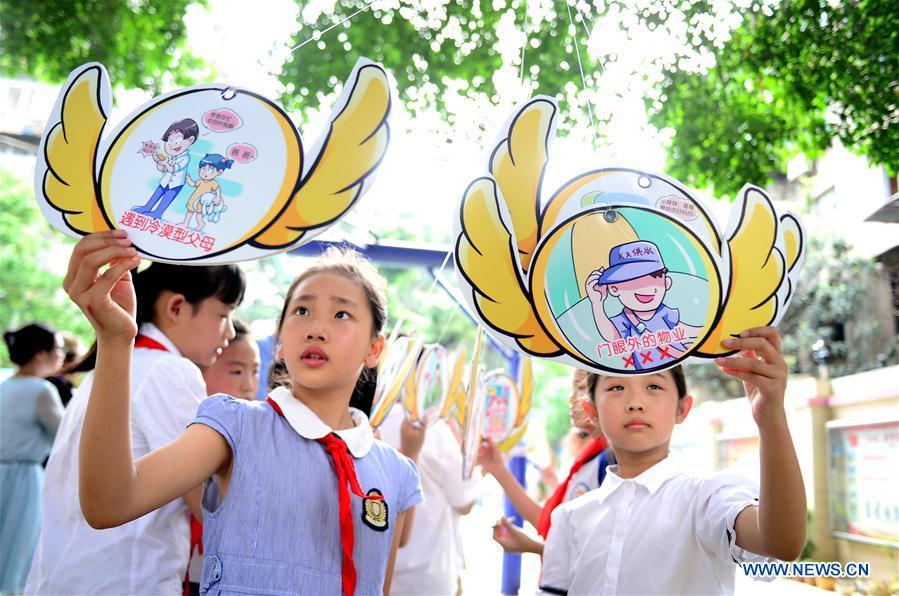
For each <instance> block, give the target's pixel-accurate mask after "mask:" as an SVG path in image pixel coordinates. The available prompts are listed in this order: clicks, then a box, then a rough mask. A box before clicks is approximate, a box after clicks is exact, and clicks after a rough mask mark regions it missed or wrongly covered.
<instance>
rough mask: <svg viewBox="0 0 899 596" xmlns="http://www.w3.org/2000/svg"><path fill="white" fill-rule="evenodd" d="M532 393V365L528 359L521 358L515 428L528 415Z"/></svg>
mask: <svg viewBox="0 0 899 596" xmlns="http://www.w3.org/2000/svg"><path fill="white" fill-rule="evenodd" d="M533 393H534V365H533V363H532V362H531V359H530V358H523V359H522V363H521V384H520V386H519V388H518V409H517V410H515V424H514V426H515V427H519V426H521V425H522V424H523V423H524V419H525V418H526V417H527V415H528V414H529V413H530V411H531V397H532V395H533Z"/></svg>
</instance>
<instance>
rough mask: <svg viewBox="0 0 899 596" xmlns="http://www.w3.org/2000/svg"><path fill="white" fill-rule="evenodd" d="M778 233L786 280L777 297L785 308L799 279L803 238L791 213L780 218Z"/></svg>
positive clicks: (799, 226)
mask: <svg viewBox="0 0 899 596" xmlns="http://www.w3.org/2000/svg"><path fill="white" fill-rule="evenodd" d="M780 233H781V235H782V236H783V241H784V258H785V259H786V263H787V280H786V283H785V284H784V287H782V289H781V293H780V294H779V295H778V297H777V298H778V300H780V304H781V308H782V309H783V308H786V305H787V304H789V302H790V300H791V299H792V298H793V292H794V291H795V288H796V282H797V281H798V278H799V270H800V269H801V267H802V261H803V259H804V257H805V236H804V235H803V233H802V226H801V225H799V220H798V219H796V216H795V215H793V214H791V213H785V214H784V215H781V216H780Z"/></svg>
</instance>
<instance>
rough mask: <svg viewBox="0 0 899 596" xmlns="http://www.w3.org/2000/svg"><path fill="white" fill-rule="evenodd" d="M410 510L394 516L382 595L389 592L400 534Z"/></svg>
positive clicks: (386, 595)
mask: <svg viewBox="0 0 899 596" xmlns="http://www.w3.org/2000/svg"><path fill="white" fill-rule="evenodd" d="M410 511H411V508H410V509H407V510H406V511H402V512H400V514H399V515H397V516H396V526H395V527H394V529H393V541H392V542H391V544H390V557H388V559H387V573H385V574H384V596H388V595H389V594H390V584H391V582H392V581H393V565H394V563H396V551H397V549H398V548H399V546H400V536H401V535H402V534H403V530H404V529H405V525H406V513H408V512H410Z"/></svg>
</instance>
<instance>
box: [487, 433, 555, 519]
mask: <svg viewBox="0 0 899 596" xmlns="http://www.w3.org/2000/svg"><path fill="white" fill-rule="evenodd" d="M478 463H479V464H481V467H482V468H483V469H484V471H485V472H487V473H488V474H491V475H492V476H493V477H494V478H496V481H497V482H499V485H500V486H501V487H502V489H503V492H505V493H506V496H507V497H509V500H510V501H512V506H513V507H515V511H517V512H518V513H519V514H520V515H521V517H522V518H524V519H525V520H526V521H527V522H528V523H529V524H531V525H532V526H534V527H535V528H536V527H537V520H539V519H540V505H538V504H537V503H536V502H534V500H533V499H532V498H531V497H530V495H528V493H527V492H526V491H525V490H524V487H522V486H521V484H519V483H518V480H516V479H515V477H514V476H512V472H510V471H509V468H507V467H506V465H505V464H504V463H503V456H502V454H501V453H500V452H499V449H497V448H496V446H495V445H494V444H493V441H491V440H490V439H484V440H483V441H481V447H480V450H479V451H478Z"/></svg>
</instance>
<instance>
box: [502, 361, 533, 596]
mask: <svg viewBox="0 0 899 596" xmlns="http://www.w3.org/2000/svg"><path fill="white" fill-rule="evenodd" d="M506 357H507V359H508V361H509V375H510V376H511V377H512V378H513V379H515V380H516V381H519V379H518V377H519V372H520V369H521V355H520V354H519V353H518V352H514V351H511V352H509V353H507V355H506ZM519 382H520V381H519ZM508 465H509V471H510V472H512V476H514V477H515V479H516V480H517V481H518V482H519V483H520V484H521V486H522V487H524V488H527V483H526V481H525V469H526V467H527V458H526V457H525V455H524V451H523V450H522V449H520V446H516V447H515V448H514V449H513V451H512V457H510V458H509V464H508ZM505 515H506V517H509V518H511V519H512V523H513V524H515V525H516V526H518V527H519V528H520V527H522V526H523V525H524V520H523V519H522V518H521V515H520V514H519V513H518V511H516V510H515V507H514V506H513V505H512V501H510V500H509V497H506V498H505ZM520 587H521V555H520V554H518V553H506V552H504V553H503V583H502V593H503V594H518V589H519V588H520Z"/></svg>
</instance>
